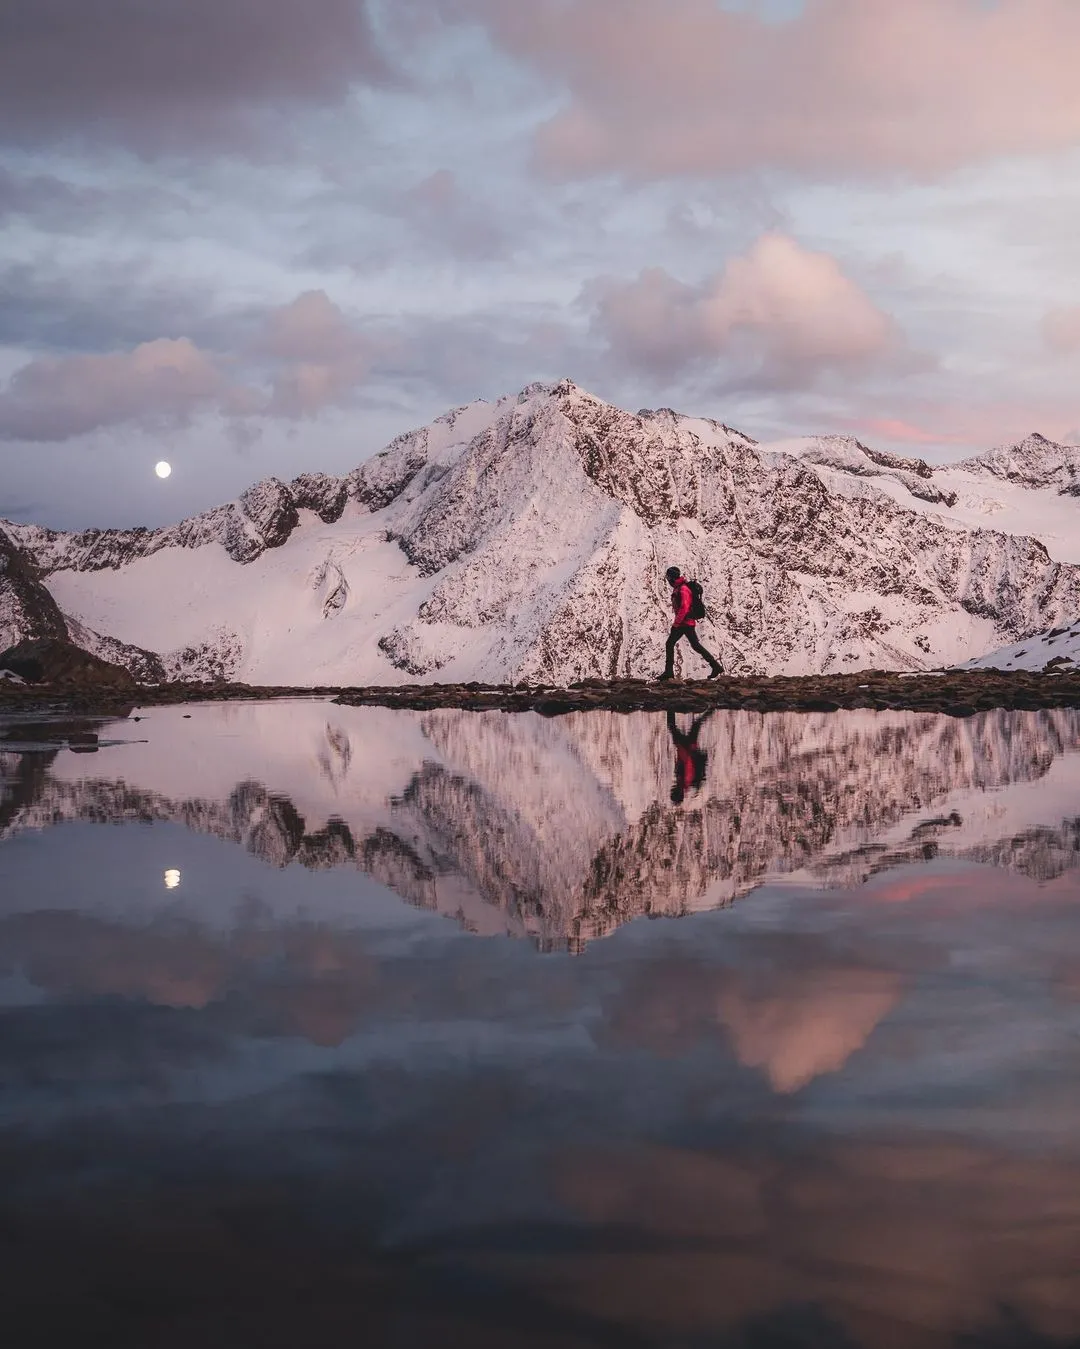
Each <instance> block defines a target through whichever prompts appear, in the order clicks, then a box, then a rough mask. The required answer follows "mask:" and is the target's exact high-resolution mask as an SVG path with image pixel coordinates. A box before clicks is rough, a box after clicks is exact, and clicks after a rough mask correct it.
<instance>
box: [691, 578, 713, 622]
mask: <svg viewBox="0 0 1080 1349" xmlns="http://www.w3.org/2000/svg"><path fill="white" fill-rule="evenodd" d="M686 584H687V585H688V586H689V587H690V613H689V614H688V617H689V618H695V619H697V618H708V616H709V611H708V609H706V608H705V599H704V596H703V592H702V588H701V582H700V581H687V583H686Z"/></svg>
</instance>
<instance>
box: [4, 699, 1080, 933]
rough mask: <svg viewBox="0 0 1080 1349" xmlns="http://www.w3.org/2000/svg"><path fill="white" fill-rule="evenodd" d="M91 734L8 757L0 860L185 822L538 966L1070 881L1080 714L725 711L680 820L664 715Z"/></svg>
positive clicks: (163, 718)
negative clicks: (792, 882)
mask: <svg viewBox="0 0 1080 1349" xmlns="http://www.w3.org/2000/svg"><path fill="white" fill-rule="evenodd" d="M681 725H682V727H683V729H684V730H685V729H686V727H687V726H688V721H687V719H686V718H683V719H681ZM13 733H14V734H15V735H19V734H20V733H21V732H20V728H19V727H18V726H16V727H15V728H14V732H13ZM65 733H66V731H65V728H64V727H62V726H58V727H56V731H55V734H56V736H57V737H58V738H60V737H62V736H63V735H64V734H65ZM100 733H101V738H102V742H103V744H104V745H106V746H107V747H103V748H102V749H101V750H100V752H99V753H97V754H94V755H92V756H85V755H82V754H79V755H75V754H70V753H66V752H63V751H46V752H37V753H18V752H14V751H12V750H8V751H7V752H5V745H4V742H3V741H0V843H2V842H3V840H4V839H7V838H11V837H13V836H16V835H18V834H21V833H24V832H26V831H27V830H41V829H47V828H51V827H53V826H57V825H60V824H64V823H67V822H70V821H87V822H98V823H106V824H108V823H121V822H125V821H126V822H132V823H135V822H137V823H142V824H145V823H150V822H170V823H177V824H182V825H184V826H186V827H187V828H188V829H190V830H192V831H194V832H196V833H205V834H212V835H215V836H217V837H219V838H223V839H227V840H230V841H232V842H234V843H236V844H238V845H240V846H242V847H245V848H246V849H248V850H249V851H250V852H252V853H254V854H256V855H257V856H259V857H261V858H262V859H263V860H265V861H266V862H268V863H269V864H271V865H273V866H286V865H289V864H293V863H295V864H299V865H302V866H304V867H307V868H312V869H324V868H329V867H354V868H356V869H358V870H360V871H362V872H364V873H366V874H368V875H370V876H373V877H374V878H376V879H377V880H379V881H380V882H382V883H383V884H384V885H386V886H388V887H389V888H391V889H392V890H394V891H395V892H396V893H397V894H398V895H400V896H401V897H402V898H403V899H405V900H406V901H408V902H409V903H411V904H414V905H416V906H418V907H420V908H424V909H429V910H432V911H437V912H440V913H443V914H445V915H446V916H447V917H450V918H453V919H455V920H457V921H459V922H461V923H462V924H464V925H465V926H466V927H468V928H469V929H471V930H472V931H475V932H477V933H480V934H484V935H496V934H510V935H515V936H522V937H528V938H531V939H532V940H534V941H536V942H538V943H539V944H540V945H542V946H566V945H570V946H578V945H580V944H582V943H583V942H588V941H590V940H594V939H596V938H599V937H602V936H604V935H606V934H608V933H610V932H612V931H614V930H615V929H616V928H618V927H620V926H622V925H623V924H625V923H627V922H630V921H632V920H633V919H635V918H638V917H641V916H644V915H651V916H654V917H656V916H661V915H664V916H669V917H678V916H680V915H683V914H687V913H690V912H693V911H696V910H703V909H710V908H717V907H720V906H722V905H726V904H730V903H731V902H732V901H733V900H736V899H738V898H739V897H740V896H743V895H745V894H747V893H748V892H750V891H751V890H753V889H754V888H755V887H757V886H758V885H760V884H762V882H764V881H766V880H769V879H770V878H777V877H781V876H788V877H794V878H795V879H797V880H798V881H799V882H800V883H803V884H808V885H825V886H834V885H855V884H859V883H861V882H862V881H864V880H866V879H867V877H868V876H870V875H872V874H874V873H877V872H882V871H886V870H889V869H891V868H894V867H898V866H902V865H904V864H908V863H912V862H916V863H917V862H922V861H925V860H927V859H929V858H933V857H951V858H956V859H962V860H972V861H979V862H987V863H991V864H994V865H999V866H1005V867H1011V868H1014V869H1016V870H1017V871H1020V872H1022V873H1024V874H1026V875H1029V876H1031V877H1033V878H1035V879H1039V880H1049V879H1052V878H1054V877H1056V876H1059V875H1061V874H1063V873H1065V872H1068V871H1073V870H1075V869H1076V868H1077V867H1080V820H1078V818H1077V813H1078V807H1077V801H1078V800H1080V712H1077V711H1074V710H1053V711H1046V712H1006V711H995V712H986V713H980V714H979V715H977V716H974V717H970V718H966V719H965V718H953V717H946V716H940V715H936V714H928V713H890V712H878V713H875V712H843V713H833V714H829V713H820V714H817V713H811V714H797V713H773V714H770V715H768V716H759V715H755V714H747V713H744V712H727V711H718V712H715V713H713V714H712V716H711V717H709V718H708V719H707V720H706V721H705V722H704V724H703V725H702V726H701V728H700V731H699V744H700V746H701V748H702V749H703V750H705V751H706V752H707V754H708V762H707V774H706V778H705V782H704V785H703V786H702V787H701V788H700V790H699V791H696V792H691V793H689V794H688V797H687V800H686V802H685V803H684V804H682V805H679V806H675V805H673V804H672V802H671V798H670V789H671V784H672V781H673V768H674V763H675V748H674V745H673V742H672V739H671V736H670V734H669V730H668V723H667V720H666V718H665V717H664V716H662V715H658V714H648V713H639V714H631V715H628V716H627V715H620V714H618V713H614V712H590V713H582V714H579V715H575V716H572V717H561V718H557V719H555V720H549V719H546V718H544V717H541V716H539V715H537V714H534V713H525V714H522V715H520V716H514V717H508V716H506V715H504V714H502V713H497V712H492V713H483V712H479V713H472V712H461V711H452V710H444V711H438V712H429V713H420V712H407V711H403V712H395V711H390V710H387V709H383V708H357V707H341V706H337V705H334V704H331V703H328V702H321V701H316V700H310V701H295V702H286V703H281V702H277V703H264V704H254V703H244V704H240V705H235V704H229V705H226V704H214V705H210V706H205V707H201V708H199V709H198V711H197V713H196V715H195V716H194V717H192V718H190V719H189V718H188V717H187V716H186V713H185V708H183V707H162V708H154V709H148V710H147V712H146V716H145V719H144V720H143V721H141V722H140V723H139V725H138V726H137V727H136V726H134V725H133V724H132V723H131V722H126V721H122V722H115V723H112V724H111V725H110V724H103V725H102V726H101V727H100ZM84 739H85V736H84ZM110 741H111V742H114V743H112V744H111V745H108V742H110ZM124 741H134V743H122V742H124ZM116 742H121V743H116ZM9 743H10V742H9ZM177 865H179V863H177ZM41 902H42V903H43V904H44V903H48V902H51V901H50V899H49V896H48V895H47V894H44V895H43V897H42V901H41Z"/></svg>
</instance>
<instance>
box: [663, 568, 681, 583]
mask: <svg viewBox="0 0 1080 1349" xmlns="http://www.w3.org/2000/svg"><path fill="white" fill-rule="evenodd" d="M664 575H665V576H666V577H667V578H668V584H669V585H670V584H673V583H674V582H675V581H677V580H678V579H679V577H680V576H681V575H682V571H681V570H680V568H678V567H668V569H667V571H666V572H665V573H664Z"/></svg>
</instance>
